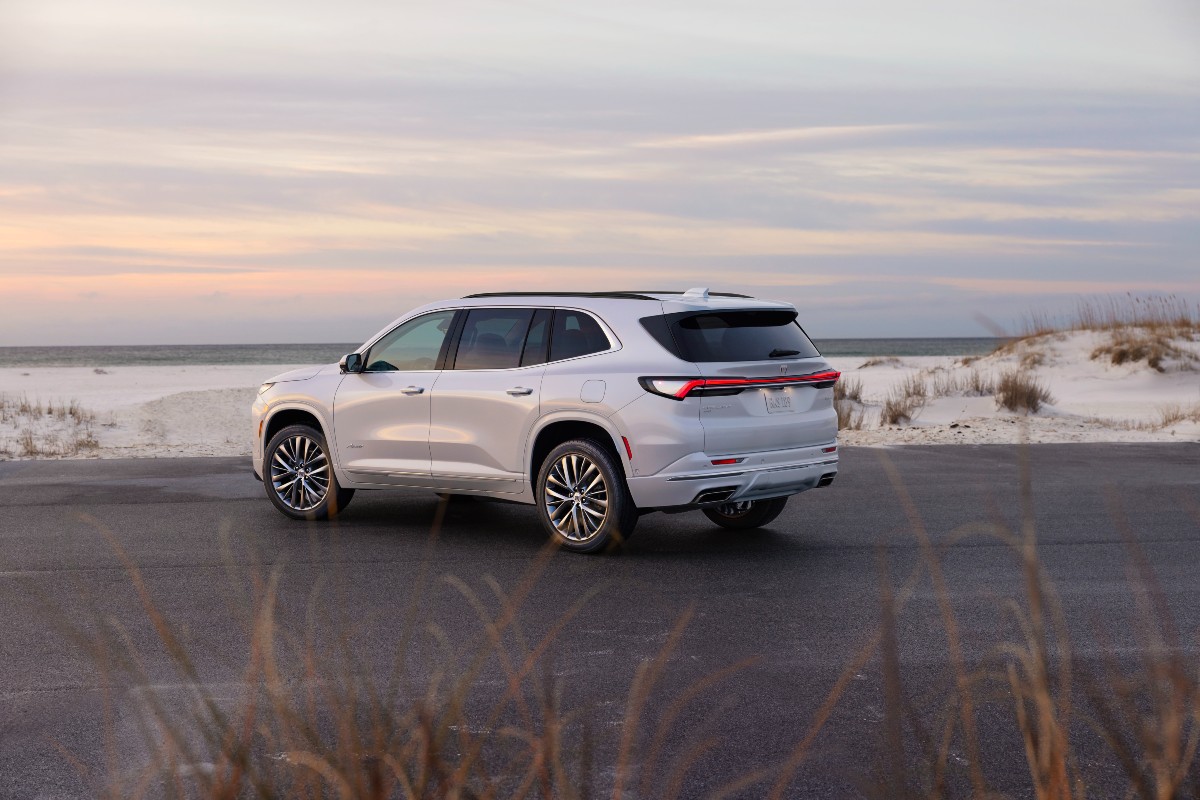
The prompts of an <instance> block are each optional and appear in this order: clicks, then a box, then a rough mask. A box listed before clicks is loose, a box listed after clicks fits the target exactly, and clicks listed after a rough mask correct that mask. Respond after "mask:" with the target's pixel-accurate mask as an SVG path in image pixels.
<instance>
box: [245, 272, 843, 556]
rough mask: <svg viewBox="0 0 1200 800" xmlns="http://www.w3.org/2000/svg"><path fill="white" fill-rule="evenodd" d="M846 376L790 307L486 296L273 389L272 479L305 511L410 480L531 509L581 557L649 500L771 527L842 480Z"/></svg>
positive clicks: (268, 404)
mask: <svg viewBox="0 0 1200 800" xmlns="http://www.w3.org/2000/svg"><path fill="white" fill-rule="evenodd" d="M837 379H838V373H837V372H835V371H833V370H831V369H830V367H829V364H828V363H826V362H825V360H824V359H823V358H822V357H821V355H820V354H819V353H818V352H817V349H816V348H815V347H814V346H813V344H812V342H811V341H810V340H809V338H808V336H807V335H806V334H805V333H804V331H803V330H802V329H801V327H800V325H799V324H798V323H797V322H796V309H795V307H794V306H792V305H790V304H786V303H777V302H769V301H764V300H755V299H753V298H750V297H746V296H744V295H734V294H719V293H716V292H709V291H708V290H707V289H691V290H688V291H686V292H659V291H647V292H595V293H573V292H553V293H551V292H536V293H527V292H513V293H507V294H482V295H471V296H469V297H465V298H463V299H461V300H449V301H444V302H439V303H432V304H430V305H427V306H423V307H421V308H418V309H416V310H415V311H412V312H410V313H409V314H407V315H405V316H403V317H401V318H400V319H399V320H397V321H396V322H395V323H393V324H391V325H389V326H388V327H387V328H385V329H384V330H382V331H380V332H379V333H378V334H376V335H375V336H374V337H373V338H372V339H371V340H370V341H368V342H367V343H366V344H364V345H363V346H362V347H360V348H359V349H358V350H356V351H355V352H353V353H350V354H349V355H347V356H345V357H344V358H343V359H342V361H341V363H340V364H331V365H329V366H325V367H313V368H311V369H300V370H296V371H294V372H288V373H286V374H283V375H279V376H277V377H275V378H272V379H271V380H270V381H268V382H267V383H264V384H263V385H262V388H261V389H260V390H259V393H258V399H257V400H256V401H255V403H254V407H253V414H254V433H255V446H254V473H255V475H256V476H258V477H259V478H260V479H265V485H266V491H267V497H269V498H270V499H271V502H272V503H274V504H275V507H276V508H278V509H279V510H280V511H281V512H283V513H284V514H286V515H287V516H289V517H293V518H295V519H310V520H311V519H326V518H329V517H332V516H333V515H335V514H336V513H338V512H339V511H341V510H342V509H343V508H345V507H346V504H347V503H349V502H350V498H351V497H352V496H353V495H354V492H355V490H357V489H385V488H388V487H396V486H405V487H420V488H428V489H432V490H433V491H435V492H439V493H442V494H446V495H449V494H470V495H482V496H486V497H492V498H501V499H505V500H512V501H516V502H519V503H530V504H534V505H536V506H537V511H538V514H539V516H540V517H541V520H542V523H543V524H544V525H545V527H546V530H547V532H548V533H549V534H550V535H551V536H554V537H556V538H557V539H558V540H559V541H560V542H561V543H562V545H563V546H564V547H566V548H568V549H571V550H576V551H579V552H595V551H599V550H602V549H605V548H607V547H609V546H611V545H614V544H618V543H620V542H622V541H623V540H625V539H628V538H629V536H630V534H631V533H632V532H633V527H634V524H635V523H636V521H637V518H638V516H639V515H640V514H643V513H647V512H649V511H668V512H675V511H688V510H693V509H699V510H702V511H703V512H704V513H705V514H707V515H708V517H709V518H710V519H711V520H713V521H714V522H716V523H717V524H719V525H722V526H724V527H727V528H753V527H758V526H760V525H765V524H767V523H768V522H770V521H771V520H773V519H775V518H776V517H777V516H779V514H780V512H781V511H782V510H783V507H784V504H785V503H786V502H787V498H788V497H789V496H790V495H793V494H796V493H798V492H802V491H804V490H806V489H812V488H815V487H819V486H826V485H828V484H829V483H830V482H831V481H832V480H833V477H834V475H836V474H837V465H838V455H837V442H836V437H837V416H836V413H835V412H834V407H833V385H834V383H835V382H836V381H837Z"/></svg>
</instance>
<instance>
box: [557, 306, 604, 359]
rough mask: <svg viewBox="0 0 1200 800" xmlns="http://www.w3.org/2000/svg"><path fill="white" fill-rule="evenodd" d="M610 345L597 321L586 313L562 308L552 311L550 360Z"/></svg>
mask: <svg viewBox="0 0 1200 800" xmlns="http://www.w3.org/2000/svg"><path fill="white" fill-rule="evenodd" d="M611 347H612V344H611V343H610V342H609V341H608V337H607V336H605V335H604V331H602V330H601V329H600V325H599V323H597V322H596V320H594V319H592V318H591V316H589V315H588V314H585V313H583V312H582V311H568V310H566V309H563V308H560V309H558V310H557V311H555V312H554V333H553V335H552V336H551V338H550V360H551V361H562V360H563V359H564V358H576V357H578V356H586V355H591V354H592V353H600V352H603V351H605V350H608V349H609V348H611Z"/></svg>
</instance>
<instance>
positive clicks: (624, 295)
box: [462, 292, 658, 300]
mask: <svg viewBox="0 0 1200 800" xmlns="http://www.w3.org/2000/svg"><path fill="white" fill-rule="evenodd" d="M481 297H599V298H606V299H613V300H657V299H658V298H656V297H650V296H649V295H647V294H644V293H641V292H480V293H478V294H468V295H465V296H463V298H462V299H463V300H474V299H477V298H481Z"/></svg>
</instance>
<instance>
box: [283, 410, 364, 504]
mask: <svg viewBox="0 0 1200 800" xmlns="http://www.w3.org/2000/svg"><path fill="white" fill-rule="evenodd" d="M298 469H299V470H303V476H302V477H294V476H296V472H297V470H298ZM263 486H265V487H266V490H267V497H268V498H269V499H270V500H271V503H272V504H273V505H274V506H275V508H277V509H279V511H280V512H281V513H282V514H283V515H284V516H287V517H291V518H292V519H303V520H322V519H331V518H333V517H336V516H337V515H338V513H339V512H340V511H341V510H342V509H344V508H345V507H346V506H347V505H348V504H349V503H350V499H351V498H352V497H354V490H353V489H343V488H342V487H341V486H339V485H338V482H337V476H336V475H335V474H334V473H333V465H332V464H331V463H330V462H329V445H328V444H327V443H326V441H325V435H324V434H322V433H321V432H320V431H319V430H316V429H315V428H312V427H310V426H308V425H289V426H288V427H286V428H284V429H283V430H281V431H279V433H277V434H275V435H274V436H273V437H271V441H270V442H268V443H267V449H266V451H265V453H264V455H263Z"/></svg>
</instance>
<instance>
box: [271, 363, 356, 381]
mask: <svg viewBox="0 0 1200 800" xmlns="http://www.w3.org/2000/svg"><path fill="white" fill-rule="evenodd" d="M330 369H332V370H334V371H335V372H336V371H337V370H338V365H337V364H327V365H325V366H315V367H301V368H300V369H294V370H291V371H290V372H281V373H280V374H278V375H276V376H275V377H274V378H270V379H268V380H267V381H265V383H286V382H287V381H306V380H308V379H309V378H315V377H317V376H318V375H320V374H321V373H322V372H327V371H328V370H330Z"/></svg>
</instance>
